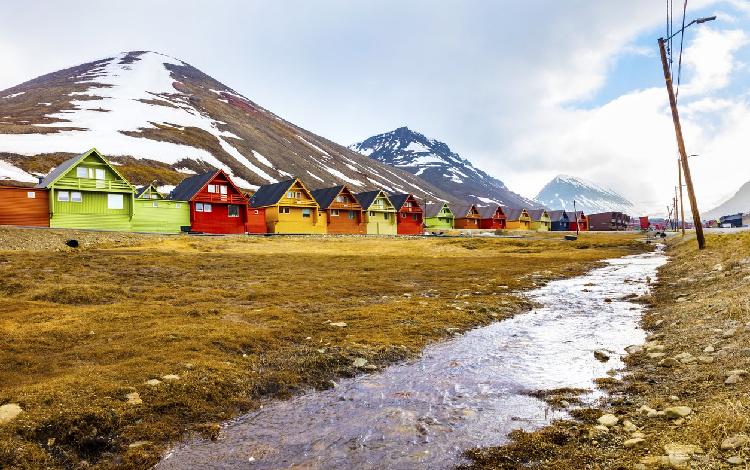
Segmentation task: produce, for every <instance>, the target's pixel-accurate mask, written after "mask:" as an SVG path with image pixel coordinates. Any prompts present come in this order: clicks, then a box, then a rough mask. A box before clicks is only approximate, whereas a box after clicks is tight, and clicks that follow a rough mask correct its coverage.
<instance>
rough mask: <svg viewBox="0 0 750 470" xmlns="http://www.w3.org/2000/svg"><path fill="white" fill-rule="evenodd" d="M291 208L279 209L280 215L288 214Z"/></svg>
mask: <svg viewBox="0 0 750 470" xmlns="http://www.w3.org/2000/svg"><path fill="white" fill-rule="evenodd" d="M288 213H289V208H288V207H279V214H288Z"/></svg>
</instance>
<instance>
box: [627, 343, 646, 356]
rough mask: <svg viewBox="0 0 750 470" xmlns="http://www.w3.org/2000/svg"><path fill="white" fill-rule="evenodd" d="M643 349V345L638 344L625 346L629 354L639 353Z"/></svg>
mask: <svg viewBox="0 0 750 470" xmlns="http://www.w3.org/2000/svg"><path fill="white" fill-rule="evenodd" d="M641 351H643V346H641V345H638V344H631V345H630V346H628V347H627V348H625V352H626V353H628V354H637V353H639V352H641Z"/></svg>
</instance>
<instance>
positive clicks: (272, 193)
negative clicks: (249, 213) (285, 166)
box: [250, 179, 297, 207]
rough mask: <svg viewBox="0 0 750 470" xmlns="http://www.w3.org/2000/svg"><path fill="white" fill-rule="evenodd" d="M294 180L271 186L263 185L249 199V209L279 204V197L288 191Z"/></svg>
mask: <svg viewBox="0 0 750 470" xmlns="http://www.w3.org/2000/svg"><path fill="white" fill-rule="evenodd" d="M295 181H297V180H296V179H290V180H284V181H279V182H278V183H273V184H264V185H263V186H261V187H260V188H258V190H257V191H255V194H253V197H251V198H250V207H267V206H272V205H274V204H276V203H278V202H279V200H280V199H281V196H283V195H284V193H285V192H287V191H289V188H291V187H292V185H293V184H294V182H295Z"/></svg>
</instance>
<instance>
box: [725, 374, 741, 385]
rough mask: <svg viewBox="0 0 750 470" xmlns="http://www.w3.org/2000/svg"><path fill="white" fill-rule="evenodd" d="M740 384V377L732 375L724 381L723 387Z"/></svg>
mask: <svg viewBox="0 0 750 470" xmlns="http://www.w3.org/2000/svg"><path fill="white" fill-rule="evenodd" d="M740 382H742V376H741V375H737V374H734V375H730V376H729V377H727V379H726V380H725V381H724V385H734V384H738V383H740Z"/></svg>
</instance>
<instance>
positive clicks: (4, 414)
mask: <svg viewBox="0 0 750 470" xmlns="http://www.w3.org/2000/svg"><path fill="white" fill-rule="evenodd" d="M21 413H23V409H22V408H21V407H20V406H18V404H16V403H6V404H5V405H3V406H0V424H4V423H8V422H10V421H13V420H14V419H16V418H17V417H18V415H20V414H21Z"/></svg>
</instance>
